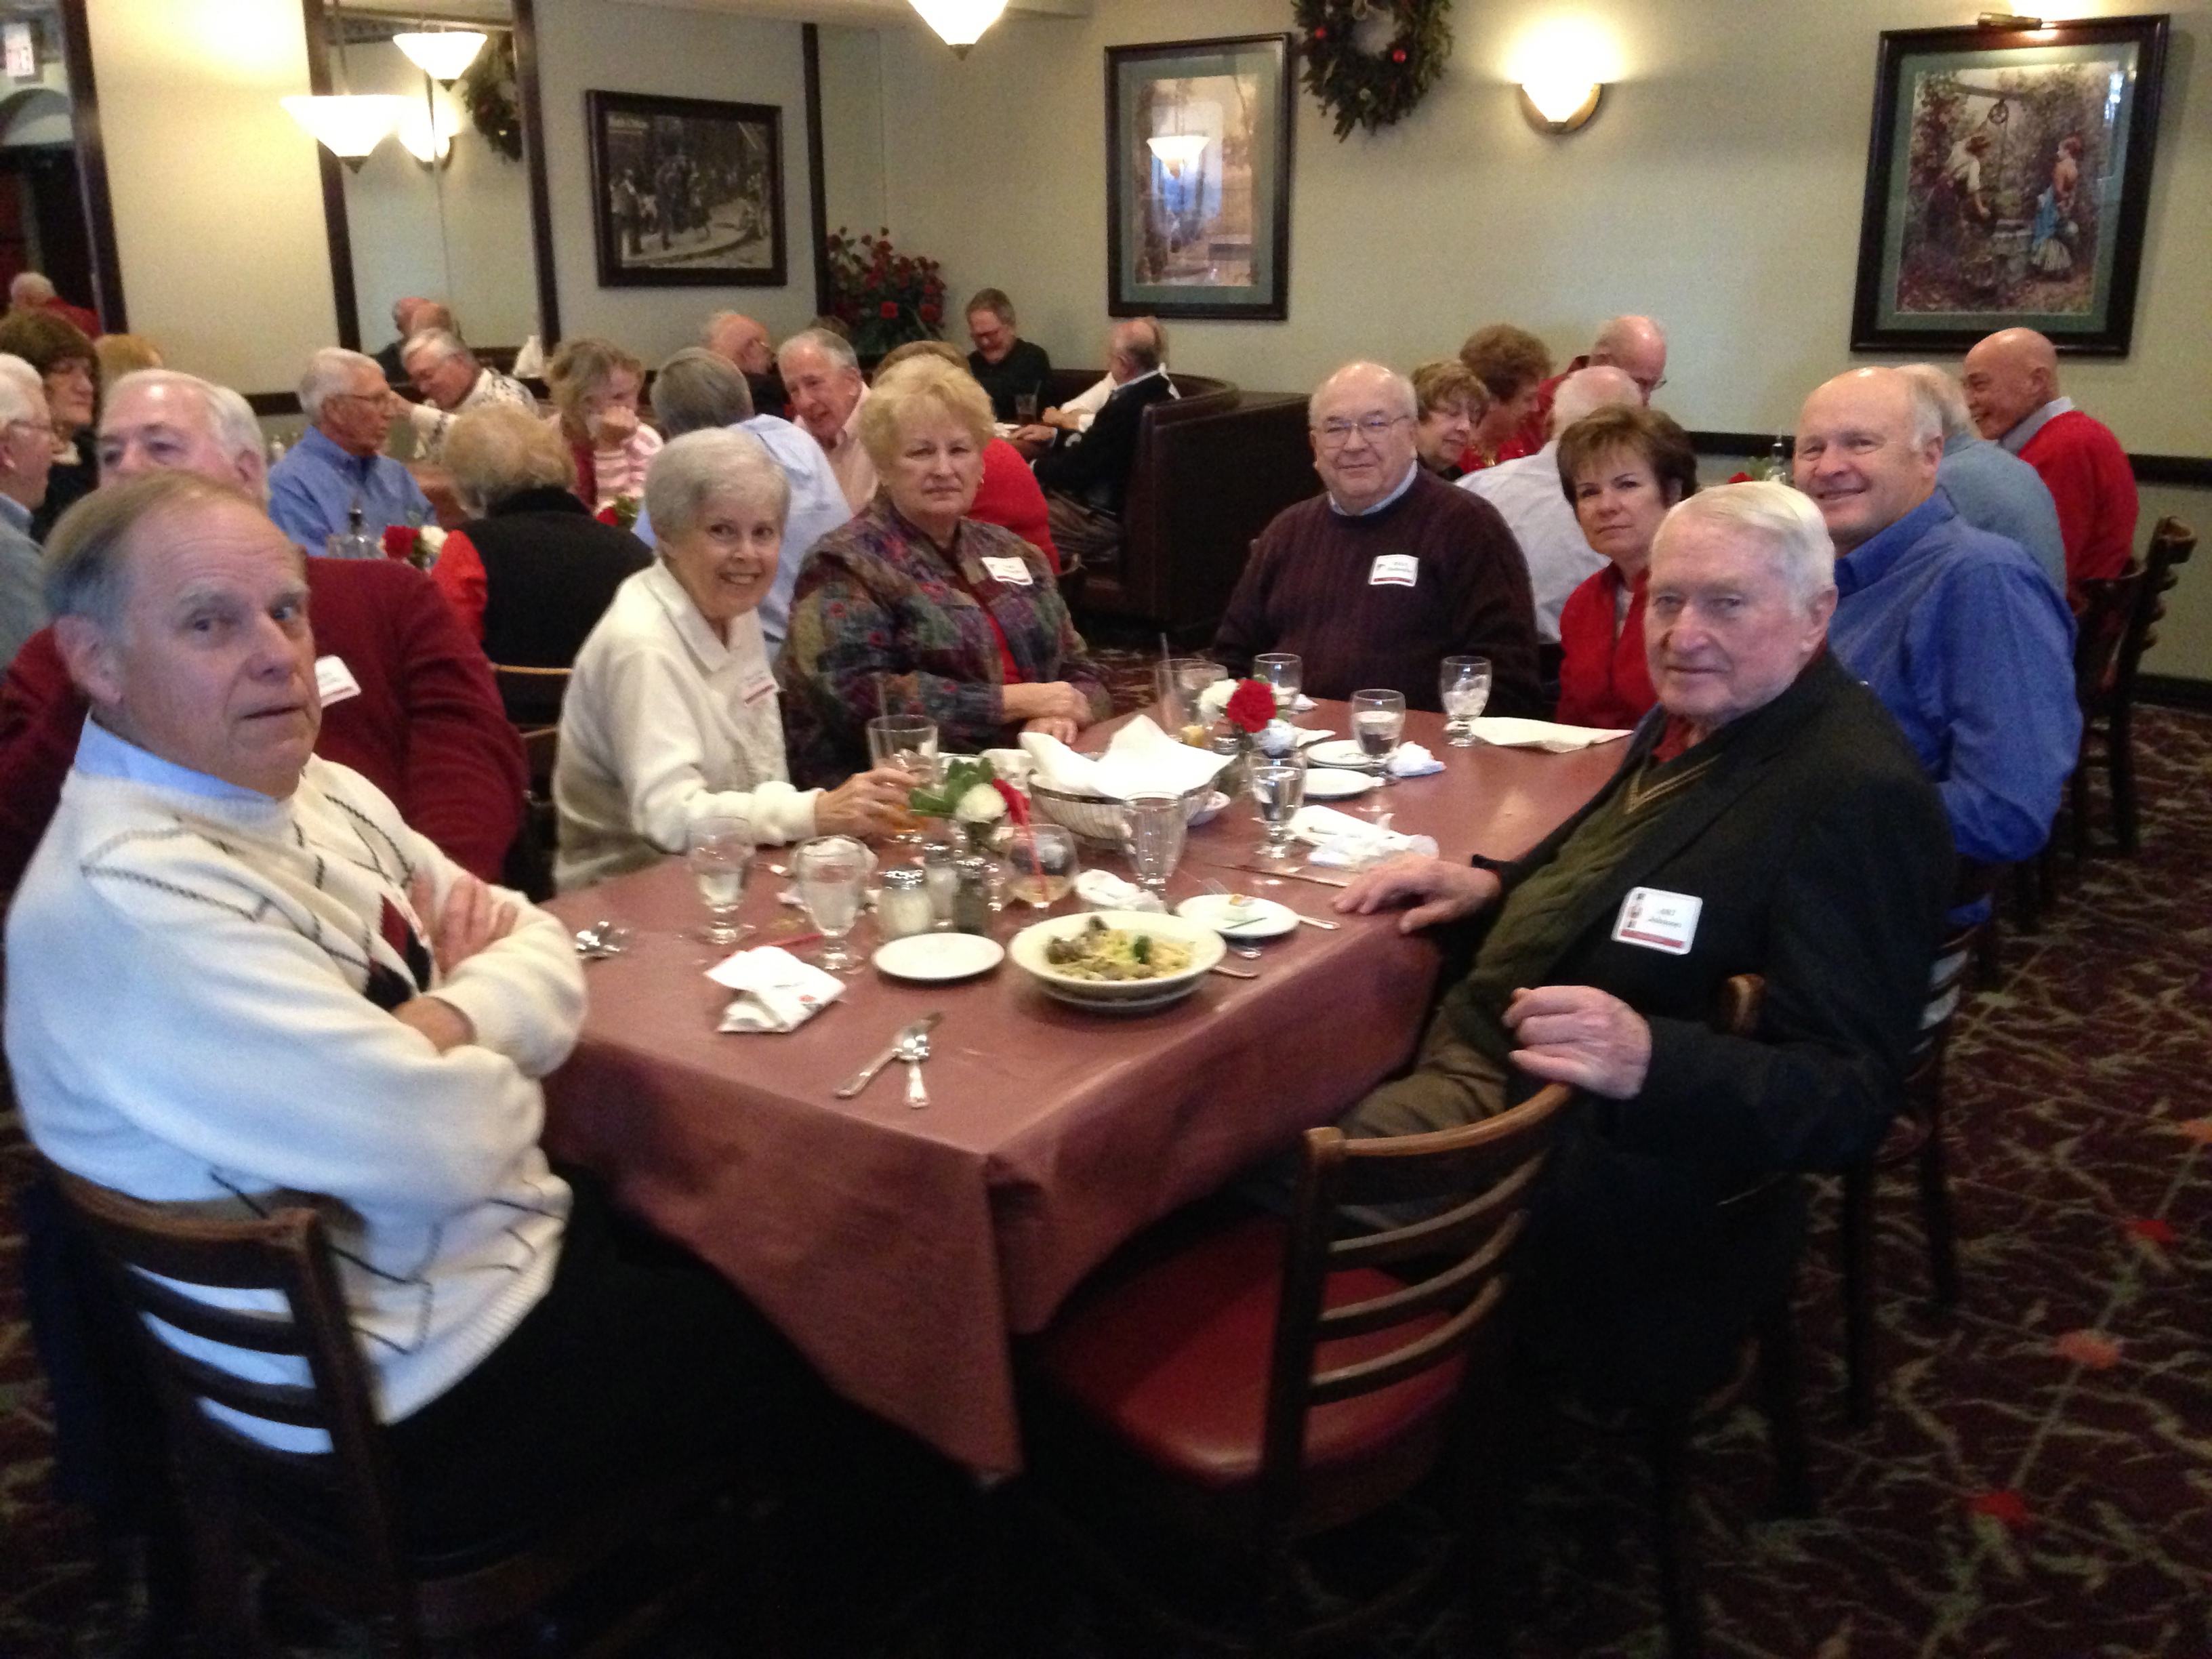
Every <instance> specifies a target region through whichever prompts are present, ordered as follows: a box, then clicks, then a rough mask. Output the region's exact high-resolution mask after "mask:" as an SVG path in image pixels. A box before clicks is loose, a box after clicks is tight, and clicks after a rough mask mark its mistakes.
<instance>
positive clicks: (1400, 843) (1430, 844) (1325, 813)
mask: <svg viewBox="0 0 2212 1659" xmlns="http://www.w3.org/2000/svg"><path fill="white" fill-rule="evenodd" d="M1291 834H1292V835H1294V836H1297V838H1298V839H1299V840H1300V841H1303V842H1307V843H1309V844H1310V846H1311V847H1312V848H1313V849H1314V850H1313V851H1312V853H1310V854H1308V856H1307V862H1309V863H1311V864H1319V865H1326V866H1332V867H1335V868H1339V869H1348V870H1364V869H1365V868H1366V867H1367V866H1369V865H1370V864H1376V863H1379V862H1380V861H1381V860H1383V859H1387V858H1395V857H1396V856H1397V855H1398V854H1401V853H1419V854H1421V855H1422V856H1424V857H1425V858H1434V857H1435V856H1436V855H1437V843H1436V842H1435V840H1434V838H1433V837H1431V836H1401V835H1399V834H1397V833H1396V832H1395V831H1394V830H1392V829H1391V828H1390V821H1389V818H1388V817H1385V818H1383V819H1382V820H1380V821H1379V822H1376V823H1369V822H1368V821H1367V820H1366V819H1365V818H1355V817H1352V815H1351V814H1350V813H1348V812H1340V811H1337V810H1336V809H1335V808H1334V807H1333V806H1301V807H1300V808H1298V810H1297V815H1296V816H1295V817H1292V818H1291Z"/></svg>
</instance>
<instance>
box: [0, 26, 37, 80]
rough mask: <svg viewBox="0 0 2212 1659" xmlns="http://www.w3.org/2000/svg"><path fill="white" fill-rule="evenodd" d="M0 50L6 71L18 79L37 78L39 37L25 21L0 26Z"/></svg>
mask: <svg viewBox="0 0 2212 1659" xmlns="http://www.w3.org/2000/svg"><path fill="white" fill-rule="evenodd" d="M0 50H4V52H5V61H6V64H7V68H8V73H9V75H11V76H14V77H15V79H16V80H18V81H35V80H37V79H38V78H39V37H38V33H37V31H36V30H34V29H33V27H32V26H31V25H30V24H29V23H27V22H21V21H18V22H12V23H9V24H7V25H5V26H4V27H0Z"/></svg>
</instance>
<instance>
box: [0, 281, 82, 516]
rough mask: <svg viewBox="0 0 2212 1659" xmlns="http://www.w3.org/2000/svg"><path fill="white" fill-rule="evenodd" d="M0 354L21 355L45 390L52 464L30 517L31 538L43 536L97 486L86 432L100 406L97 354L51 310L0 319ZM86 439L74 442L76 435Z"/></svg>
mask: <svg viewBox="0 0 2212 1659" xmlns="http://www.w3.org/2000/svg"><path fill="white" fill-rule="evenodd" d="M0 351H4V352H9V353H12V354H13V355H14V356H18V357H21V359H22V360H23V361H24V362H27V363H28V364H30V366H31V367H32V368H35V369H37V370H38V371H39V378H40V380H44V381H45V382H46V413H47V415H48V416H50V417H51V418H52V421H53V423H54V465H53V471H51V472H49V473H47V474H46V501H45V502H44V504H43V505H41V506H40V508H39V509H38V511H37V512H35V513H32V514H31V539H32V540H33V541H35V542H44V541H45V540H46V532H48V531H49V530H51V529H52V528H53V526H54V520H57V519H58V518H60V517H61V515H62V514H63V513H65V512H67V511H68V510H69V509H70V507H71V506H72V505H74V504H75V503H76V501H78V500H80V499H81V498H82V497H83V496H86V495H90V494H91V493H92V489H93V486H94V485H95V484H97V483H99V482H100V465H99V459H98V457H97V456H95V455H94V453H93V447H92V443H91V441H90V437H89V434H90V432H91V429H92V426H93V422H94V421H95V420H96V419H97V418H98V411H99V408H100V354H99V353H98V352H96V351H94V349H93V344H92V341H91V339H90V338H89V337H87V335H86V334H85V331H83V330H82V329H81V328H79V327H78V326H77V325H76V324H75V323H72V322H70V320H69V319H67V318H66V317H58V316H56V315H55V314H54V313H52V312H50V311H16V312H10V313H9V314H8V315H7V316H6V317H4V318H0ZM81 433H82V434H86V435H88V436H87V441H85V442H84V443H82V444H79V443H78V442H77V436H78V435H79V434H81Z"/></svg>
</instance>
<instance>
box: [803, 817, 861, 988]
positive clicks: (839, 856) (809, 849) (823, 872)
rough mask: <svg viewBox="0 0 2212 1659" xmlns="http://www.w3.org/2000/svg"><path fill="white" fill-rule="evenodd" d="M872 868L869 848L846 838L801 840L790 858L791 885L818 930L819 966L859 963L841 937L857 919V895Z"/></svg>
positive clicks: (841, 968)
mask: <svg viewBox="0 0 2212 1659" xmlns="http://www.w3.org/2000/svg"><path fill="white" fill-rule="evenodd" d="M875 867H876V861H875V860H874V859H873V858H872V856H870V854H869V852H868V849H867V848H865V847H863V846H861V845H860V842H857V841H854V839H853V838H852V837H851V836H816V837H815V838H814V839H813V840H812V841H808V842H800V843H799V850H798V851H797V852H796V853H795V854H793V856H792V860H791V878H792V885H793V888H795V889H796V890H797V891H798V893H799V903H800V904H801V905H803V906H805V910H806V917H807V920H808V921H811V922H812V923H813V924H814V925H815V927H817V929H819V930H820V932H821V934H822V941H823V943H822V956H821V959H820V960H821V965H822V966H823V968H825V969H828V970H829V972H830V973H833V974H842V973H845V972H847V971H848V970H849V969H854V968H857V967H859V966H860V957H857V956H855V955H854V954H853V952H852V951H849V950H848V949H847V948H846V946H845V935H846V934H848V933H851V932H852V931H853V924H854V922H855V921H859V920H860V897H861V895H862V894H863V893H864V892H865V891H866V889H867V884H868V876H869V874H870V872H872V871H873V870H874V869H875Z"/></svg>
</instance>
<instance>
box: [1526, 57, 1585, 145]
mask: <svg viewBox="0 0 2212 1659" xmlns="http://www.w3.org/2000/svg"><path fill="white" fill-rule="evenodd" d="M1604 94H1605V84H1604V82H1600V81H1593V80H1590V79H1589V77H1588V76H1583V75H1577V74H1576V73H1574V72H1573V71H1572V70H1562V71H1560V72H1559V73H1557V74H1553V75H1547V76H1544V77H1542V78H1541V79H1539V80H1532V81H1523V82H1522V83H1521V112H1522V114H1523V115H1525V116H1527V117H1528V125H1530V126H1532V127H1534V128H1535V129H1536V131H1539V132H1549V133H1562V132H1576V131H1580V130H1581V129H1582V128H1583V127H1586V126H1588V125H1589V119H1590V117H1591V116H1593V115H1595V114H1596V113H1597V104H1598V100H1599V99H1600V98H1601V97H1603V96H1604Z"/></svg>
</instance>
